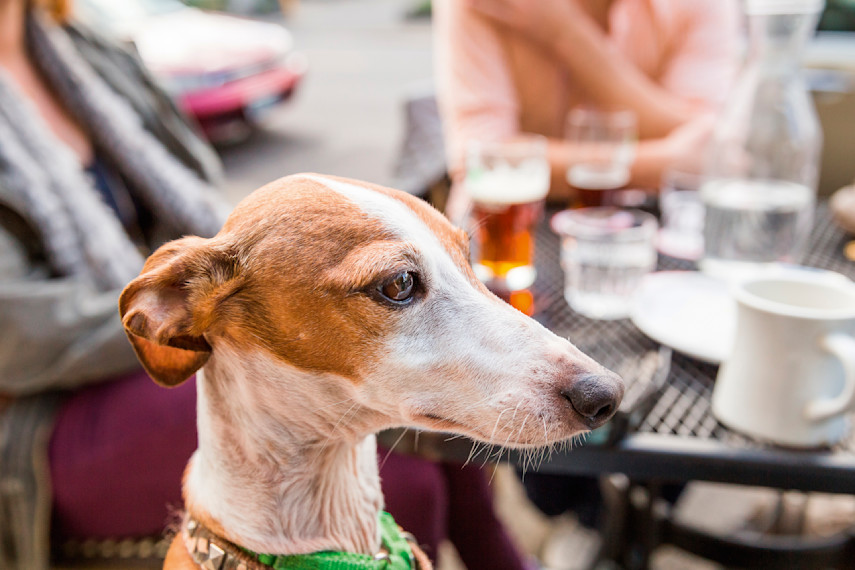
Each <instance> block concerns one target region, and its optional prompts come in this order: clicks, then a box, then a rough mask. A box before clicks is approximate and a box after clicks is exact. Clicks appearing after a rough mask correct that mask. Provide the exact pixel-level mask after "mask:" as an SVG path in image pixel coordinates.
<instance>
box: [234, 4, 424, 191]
mask: <svg viewBox="0 0 855 570" xmlns="http://www.w3.org/2000/svg"><path fill="white" fill-rule="evenodd" d="M410 5H411V3H410V2H408V1H407V0H358V1H355V0H307V1H305V0H304V2H303V3H302V5H301V6H300V9H299V10H298V12H297V14H295V16H294V17H292V18H289V19H288V20H287V21H286V25H287V27H288V28H289V29H290V30H291V31H292V32H293V34H294V37H295V43H296V45H297V46H298V48H299V49H300V50H301V51H303V52H304V53H305V54H306V56H307V57H308V60H309V73H308V75H307V77H306V78H305V80H304V83H303V85H302V87H301V88H300V90H299V91H298V92H297V93H296V96H295V98H294V99H293V100H292V101H290V102H289V103H287V104H285V105H284V106H282V107H281V108H280V109H278V110H276V111H274V112H273V113H272V114H271V115H270V116H268V117H267V120H266V121H265V124H264V126H263V129H261V130H259V131H258V132H256V133H254V134H253V135H252V136H251V137H250V139H249V140H248V141H245V142H244V143H241V144H239V145H236V146H233V147H230V148H226V149H224V150H223V160H224V162H225V166H226V170H227V173H228V185H227V192H228V195H229V197H230V198H232V199H234V200H237V199H240V198H241V197H242V196H244V195H245V194H247V193H248V192H250V191H252V190H254V189H255V188H257V187H259V186H261V185H263V184H265V183H267V182H269V181H271V180H275V179H276V178H279V177H281V176H284V175H287V174H292V173H295V172H306V171H311V172H321V173H325V174H338V175H342V176H350V177H354V178H359V179H364V180H369V181H372V182H379V183H381V184H382V183H388V182H389V180H390V175H391V172H392V165H393V161H394V156H395V151H396V148H397V145H398V143H399V140H400V136H401V117H402V108H401V102H402V100H403V98H404V96H405V93H407V90H408V89H412V88H418V87H419V86H424V85H428V84H429V82H430V77H431V74H432V70H431V64H432V63H431V38H430V24H429V22H428V21H424V20H423V21H416V22H410V21H406V20H405V19H404V18H403V14H404V13H405V12H406V10H407V9H408V8H409V6H410Z"/></svg>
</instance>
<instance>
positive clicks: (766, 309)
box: [712, 272, 855, 447]
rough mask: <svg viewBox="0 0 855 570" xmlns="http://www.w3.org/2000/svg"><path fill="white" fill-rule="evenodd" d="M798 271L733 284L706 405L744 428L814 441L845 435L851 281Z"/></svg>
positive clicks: (853, 361)
mask: <svg viewBox="0 0 855 570" xmlns="http://www.w3.org/2000/svg"><path fill="white" fill-rule="evenodd" d="M803 273H804V274H803V275H789V274H783V275H780V276H766V277H756V278H753V279H750V280H747V281H744V282H742V283H740V284H738V285H736V286H735V288H734V297H735V298H736V302H737V307H738V314H737V329H736V337H735V339H734V346H733V350H732V352H731V354H730V358H729V359H728V360H727V361H726V362H725V363H724V364H722V366H721V368H720V369H719V373H718V378H717V379H716V384H715V388H714V390H713V399H712V409H713V413H714V415H715V416H716V418H718V419H719V420H720V421H721V422H722V423H723V424H725V425H727V426H729V427H731V428H733V429H736V430H738V431H741V432H744V433H746V434H748V435H751V436H754V437H757V438H760V439H763V440H766V441H769V442H773V443H777V444H780V445H786V446H792V447H815V446H821V445H826V444H831V443H834V442H836V441H839V440H840V439H841V438H842V437H844V435H846V432H847V428H848V420H849V417H848V415H849V414H848V412H850V411H851V410H852V409H853V405H855V338H853V336H854V335H855V283H853V282H852V281H850V280H848V279H846V278H845V277H843V276H842V275H838V274H831V275H829V274H828V273H827V272H826V273H816V274H811V273H810V272H803Z"/></svg>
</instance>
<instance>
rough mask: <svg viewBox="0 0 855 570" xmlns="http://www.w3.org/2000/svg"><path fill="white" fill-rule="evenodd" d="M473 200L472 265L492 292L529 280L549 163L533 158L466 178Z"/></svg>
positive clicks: (527, 283) (520, 285)
mask: <svg viewBox="0 0 855 570" xmlns="http://www.w3.org/2000/svg"><path fill="white" fill-rule="evenodd" d="M467 190H468V193H469V196H470V198H471V199H472V213H471V217H470V222H471V225H470V227H471V228H473V236H474V238H475V239H474V240H473V244H472V246H473V264H472V265H473V268H474V269H475V273H476V274H477V275H478V277H479V278H480V279H481V280H482V281H484V282H485V283H486V284H487V285H488V286H490V287H491V288H493V289H496V290H507V291H515V290H519V289H525V288H526V287H528V286H530V285H531V284H532V283H533V282H534V278H535V270H534V232H535V226H536V225H537V222H538V221H539V220H540V218H541V216H542V215H543V204H544V200H545V198H546V193H547V192H548V191H549V165H548V163H546V161H545V160H544V161H542V162H541V161H535V162H533V163H529V164H527V165H524V166H522V167H520V168H519V169H515V170H507V171H504V172H502V171H497V172H492V173H490V172H484V173H482V174H481V175H480V176H479V177H478V178H477V180H468V181H467Z"/></svg>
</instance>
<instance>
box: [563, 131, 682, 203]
mask: <svg viewBox="0 0 855 570" xmlns="http://www.w3.org/2000/svg"><path fill="white" fill-rule="evenodd" d="M578 155H579V153H578V151H577V149H575V148H574V145H573V144H572V143H570V142H568V141H565V140H561V139H550V141H549V164H550V169H551V172H552V185H551V187H550V190H549V200H550V201H555V202H562V201H567V200H569V199H570V198H571V197H572V196H573V193H574V191H573V189H572V188H571V187H570V185H569V184H568V183H567V171H568V170H569V169H570V167H571V166H573V165H574V164H576V163H577V162H578V159H577V157H578ZM673 160H674V157H673V156H671V154H670V153H669V152H668V149H667V147H666V145H665V144H664V141H663V140H662V139H652V140H646V141H642V142H641V143H639V145H638V147H637V148H636V154H635V160H634V162H633V164H632V168H631V169H630V181H629V185H630V186H631V187H634V188H642V189H645V190H649V191H651V192H655V191H657V190H658V189H659V184H660V180H661V178H662V172H663V171H664V170H665V169H666V168H668V166H669V165H670V164H672V162H673Z"/></svg>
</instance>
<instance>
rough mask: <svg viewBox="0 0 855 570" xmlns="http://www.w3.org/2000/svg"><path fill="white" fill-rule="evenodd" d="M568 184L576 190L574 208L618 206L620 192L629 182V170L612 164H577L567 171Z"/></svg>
mask: <svg viewBox="0 0 855 570" xmlns="http://www.w3.org/2000/svg"><path fill="white" fill-rule="evenodd" d="M567 182H568V183H569V184H570V186H572V187H573V188H574V189H575V190H576V199H575V201H574V203H573V204H572V205H573V206H574V207H579V208H592V207H599V206H616V205H617V204H616V201H615V197H616V194H617V192H618V190H620V189H621V188H623V187H624V186H626V184H627V182H629V168H625V167H622V166H614V165H610V164H576V165H574V166H571V167H570V169H569V170H568V171H567Z"/></svg>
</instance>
